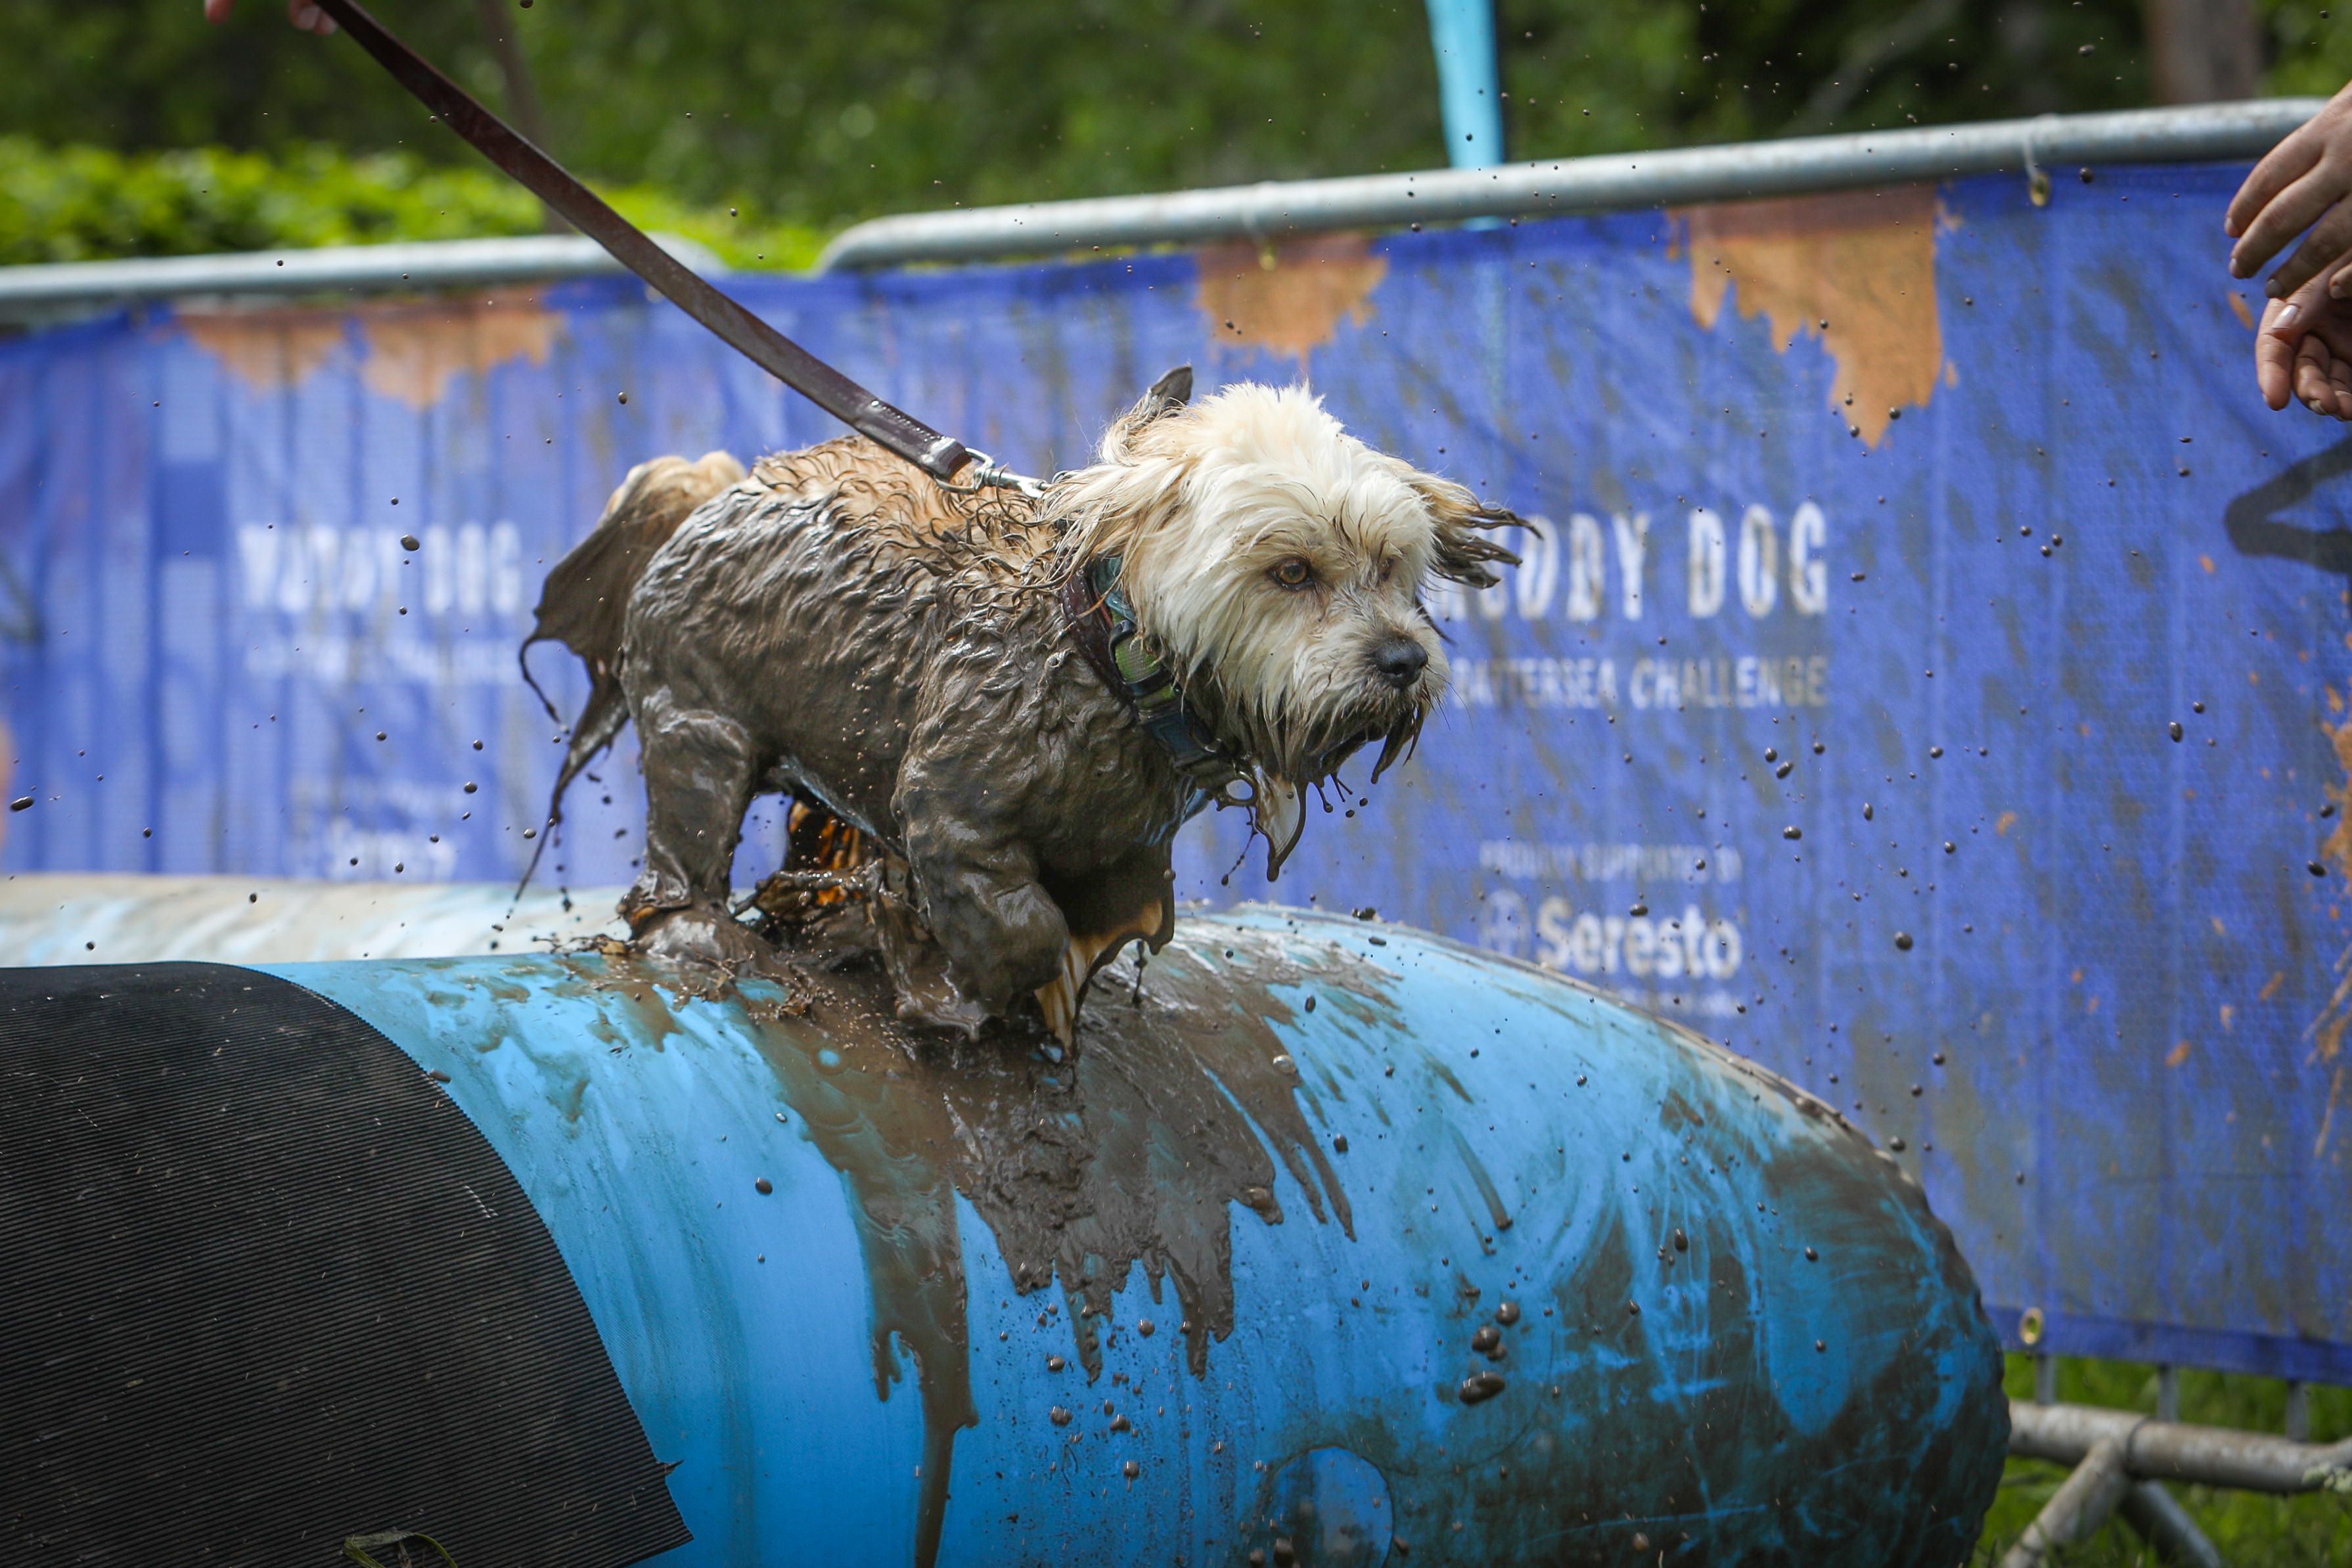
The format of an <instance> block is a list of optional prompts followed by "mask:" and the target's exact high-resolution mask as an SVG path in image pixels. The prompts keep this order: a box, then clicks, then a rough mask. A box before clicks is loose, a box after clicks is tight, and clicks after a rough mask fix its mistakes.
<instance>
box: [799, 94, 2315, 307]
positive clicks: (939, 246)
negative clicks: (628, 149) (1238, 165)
mask: <svg viewBox="0 0 2352 1568" xmlns="http://www.w3.org/2000/svg"><path fill="white" fill-rule="evenodd" d="M2321 101H2322V100H2320V99H2315V98H2279V99H2256V100H2253V101H2251V102H2245V103H2214V104H2200V105H2197V106H2195V107H2193V108H2187V109H2147V110H2122V111H2119V112H2116V113H2113V114H2074V115H2055V114H2051V115H2043V116H2042V117H2040V118H2039V119H2035V120H1991V121H1988V122H1986V123H1983V124H1979V125H1938V126H1920V127H1917V128H1916V129H1906V130H1902V131H1864V132H1859V133H1856V134H1853V135H1845V136H1806V137H1795V138H1791V139H1790V140H1788V141H1748V142H1740V143H1738V144H1736V145H1732V146H1725V147H1685V148H1678V149H1675V150H1673V151H1669V152H1612V153H1607V154H1604V155H1601V156H1599V157H1592V158H1567V159H1562V160H1559V162H1549V163H1510V164H1505V165H1503V166H1502V167H1500V168H1494V169H1449V170H1440V171H1434V172H1423V173H1415V174H1361V175H1356V176H1353V177H1351V178H1348V179H1342V180H1299V181H1293V182H1289V183H1272V182H1269V183H1265V184H1258V185H1230V186H1225V187H1223V188H1222V189H1217V190H1208V191H1179V192H1174V193H1169V194H1165V195H1156V196H1105V197H1100V198H1097V199H1093V200H1088V201H1076V202H1037V203H1031V204H1024V205H1020V206H1007V207H980V208H975V209H973V210H972V211H970V212H946V213H909V214H905V215H903V216H899V217H888V218H875V219H873V220H871V221H869V222H866V223H862V224H859V225H856V226H855V227H854V228H850V229H847V230H845V231H844V232H843V233H842V234H840V235H837V236H836V237H835V239H834V241H833V243H832V244H831V245H829V246H826V247H825V249H824V255H823V256H821V257H820V258H819V259H818V261H817V267H818V268H819V270H824V269H828V268H832V267H899V266H904V265H906V264H907V263H909V262H947V261H976V260H981V259H983V258H988V257H996V256H1034V255H1038V254H1040V253H1045V252H1051V251H1060V250H1069V249H1075V248H1080V247H1085V246H1150V245H1181V244H1199V243H1202V242H1204V241H1213V240H1251V241H1265V240H1272V239H1279V238H1281V237H1282V236H1284V235H1301V234H1314V233H1318V232H1327V231H1329V230H1333V229H1385V228H1400V227H1403V226H1404V225H1409V224H1422V223H1431V224H1443V223H1459V222H1462V221H1464V220H1465V219H1469V218H1485V217H1525V216H1550V215H1554V214H1561V213H1590V212H1604V211H1610V210H1615V209H1626V208H1639V207H1655V206H1666V205H1680V204H1689V203H1698V202H1721V201H1734V200H1738V199H1741V198H1746V197H1754V196H1786V195H1795V194H1799V193H1805V192H1814V191H1833V190H1851V189H1853V188H1855V187H1857V186H1864V185H1885V184H1905V183H1914V182H1917V181H1923V180H1943V179H1949V178H1952V177H1953V176H1955V175H1960V174H1984V173H1992V172H1998V171H2000V170H2004V169H2024V168H2027V167H2029V166H2030V165H2031V166H2041V165H2048V164H2059V163H2067V164H2077V163H2125V162H2129V163H2149V162H2197V161H2202V160H2209V159H2221V158H2255V157H2260V156H2261V155H2262V154H2263V153H2264V152H2268V151H2269V150H2270V149H2271V148H2272V147H2273V146H2274V145H2276V144H2277V142H2278V141H2279V139H2280V138H2282V137H2284V135H2286V133H2287V132H2288V131H2293V130H2294V128H2295V127H2296V126H2298V125H2300V124H2302V123H2303V122H2304V121H2305V120H2308V119H2310V118H2311V116H2312V115H2313V114H2315V113H2316V112H2317V111H2318V110H2319V106H2320V103H2321Z"/></svg>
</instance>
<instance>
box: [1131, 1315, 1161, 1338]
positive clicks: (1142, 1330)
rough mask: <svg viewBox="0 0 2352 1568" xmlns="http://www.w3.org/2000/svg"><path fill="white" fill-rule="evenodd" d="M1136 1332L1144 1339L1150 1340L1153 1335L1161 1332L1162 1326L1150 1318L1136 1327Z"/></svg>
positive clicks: (1143, 1320)
mask: <svg viewBox="0 0 2352 1568" xmlns="http://www.w3.org/2000/svg"><path fill="white" fill-rule="evenodd" d="M1135 1332H1136V1333H1139V1334H1141V1335H1142V1336H1143V1337H1144V1338H1146V1339H1150V1337H1151V1336H1152V1335H1153V1334H1155V1333H1159V1332H1160V1325H1159V1324H1157V1323H1155V1322H1152V1321H1151V1320H1150V1318H1145V1319H1142V1320H1141V1321H1140V1322H1138V1323H1137V1324H1136V1325H1135Z"/></svg>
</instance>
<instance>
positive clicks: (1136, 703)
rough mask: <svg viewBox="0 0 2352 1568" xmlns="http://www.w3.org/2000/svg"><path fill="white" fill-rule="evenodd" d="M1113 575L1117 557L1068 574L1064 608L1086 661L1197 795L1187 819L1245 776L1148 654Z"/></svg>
mask: <svg viewBox="0 0 2352 1568" xmlns="http://www.w3.org/2000/svg"><path fill="white" fill-rule="evenodd" d="M1118 569H1119V558H1118V557H1117V556H1107V557H1105V558H1104V559H1100V560H1097V561H1095V562H1093V563H1091V564H1090V565H1088V566H1087V567H1086V568H1085V569H1084V570H1078V571H1074V572H1072V573H1071V574H1070V575H1069V576H1068V577H1067V578H1066V579H1064V580H1063V583H1062V603H1063V607H1064V609H1065V610H1066V612H1067V613H1068V617H1069V622H1070V632H1071V633H1072V635H1073V636H1075V637H1076V640H1077V644H1078V647H1079V648H1080V649H1081V650H1082V651H1083V652H1084V653H1086V655H1087V663H1088V664H1092V665H1093V666H1094V667H1095V673H1096V674H1098V675H1100V676H1101V677H1102V679H1103V684H1104V685H1108V687H1110V689H1111V690H1112V691H1114V692H1117V693H1118V695H1119V697H1120V699H1121V700H1122V701H1124V702H1125V703H1126V704H1127V706H1129V708H1130V709H1131V710H1133V712H1134V714H1135V717H1136V721H1137V722H1138V723H1139V724H1140V725H1142V726H1143V727H1144V729H1145V730H1146V731H1147V732H1148V733H1149V734H1150V736H1151V737H1152V738H1153V739H1154V740H1157V741H1158V742H1159V743H1160V747H1161V748H1162V749H1164V750H1165V751H1166V752H1167V753H1168V758H1169V760H1170V761H1171V762H1173V763H1174V764H1175V765H1176V771H1178V772H1179V773H1181V774H1182V775H1184V777H1185V778H1186V779H1190V780H1192V785H1193V788H1194V789H1195V792H1196V793H1197V794H1198V795H1199V796H1201V797H1202V798H1201V799H1200V800H1195V801H1194V802H1193V804H1192V808H1191V810H1187V811H1186V813H1185V814H1186V815H1187V816H1190V815H1191V814H1192V811H1193V810H1199V809H1200V808H1201V807H1202V806H1203V805H1206V804H1207V803H1208V802H1207V797H1209V796H1213V795H1217V794H1219V793H1220V792H1221V791H1223V789H1224V788H1225V786H1227V785H1229V784H1231V783H1233V782H1234V780H1235V779H1241V778H1244V777H1246V776H1247V775H1246V773H1245V770H1244V768H1241V767H1240V765H1238V764H1237V763H1235V762H1234V759H1233V757H1232V756H1231V754H1230V753H1228V752H1227V751H1226V750H1225V749H1224V748H1223V747H1221V746H1219V745H1218V744H1217V742H1216V737H1214V736H1213V735H1211V734H1210V733H1209V728H1208V727H1207V726H1206V725H1204V724H1202V722H1201V718H1200V716H1199V715H1197V714H1195V713H1194V712H1193V711H1192V708H1191V707H1189V706H1186V704H1185V701H1184V693H1183V690H1182V688H1181V687H1180V686H1178V685H1177V684H1176V677H1175V676H1173V675H1171V674H1169V673H1168V671H1167V669H1166V667H1165V666H1163V665H1162V664H1160V661H1159V659H1158V658H1157V657H1155V656H1154V655H1153V653H1152V652H1151V649H1150V643H1149V642H1148V641H1147V640H1146V639H1145V638H1144V637H1143V636H1142V635H1141V631H1142V628H1141V627H1139V626H1138V625H1137V624H1136V620H1135V607H1134V606H1133V605H1132V604H1130V603H1129V601H1128V597H1127V591H1126V590H1125V589H1124V588H1122V587H1120V586H1119V570H1118Z"/></svg>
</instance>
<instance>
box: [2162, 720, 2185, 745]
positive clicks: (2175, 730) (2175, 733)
mask: <svg viewBox="0 0 2352 1568" xmlns="http://www.w3.org/2000/svg"><path fill="white" fill-rule="evenodd" d="M2165 728H2166V729H2168V730H2169V731H2171V733H2172V738H2173V739H2175V740H2179V738H2180V737H2181V733H2182V732H2181V728H2180V721H2179V719H2177V718H2176V719H2174V720H2173V721H2172V722H2171V723H2170V724H2168V725H2167V726H2165Z"/></svg>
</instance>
